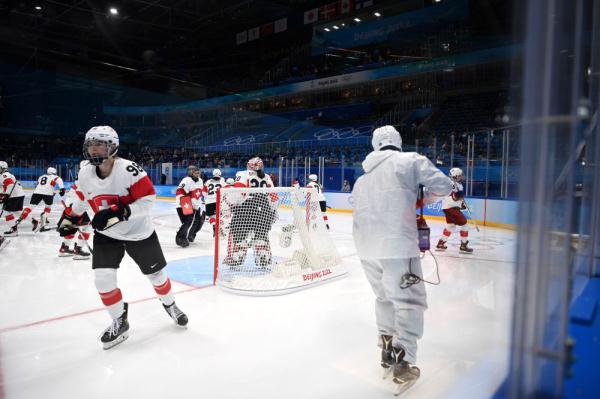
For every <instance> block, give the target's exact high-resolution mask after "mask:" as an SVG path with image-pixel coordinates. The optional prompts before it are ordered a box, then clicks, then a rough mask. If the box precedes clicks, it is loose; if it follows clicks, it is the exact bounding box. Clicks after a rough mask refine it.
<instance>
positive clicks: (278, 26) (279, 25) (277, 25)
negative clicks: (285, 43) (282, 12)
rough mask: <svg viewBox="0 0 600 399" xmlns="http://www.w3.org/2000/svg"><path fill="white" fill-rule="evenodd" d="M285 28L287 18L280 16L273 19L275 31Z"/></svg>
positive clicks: (281, 30)
mask: <svg viewBox="0 0 600 399" xmlns="http://www.w3.org/2000/svg"><path fill="white" fill-rule="evenodd" d="M285 30H287V18H281V19H278V20H277V21H275V33H279V32H283V31H285Z"/></svg>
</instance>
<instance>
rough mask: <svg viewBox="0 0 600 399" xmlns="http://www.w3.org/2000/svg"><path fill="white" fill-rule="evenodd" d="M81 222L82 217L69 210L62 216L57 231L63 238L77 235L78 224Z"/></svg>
mask: <svg viewBox="0 0 600 399" xmlns="http://www.w3.org/2000/svg"><path fill="white" fill-rule="evenodd" d="M80 221H81V215H75V214H74V213H73V210H72V209H71V208H67V209H65V210H64V211H63V213H62V215H61V216H60V219H59V220H58V223H57V224H58V227H57V229H56V230H57V231H58V234H59V235H60V236H61V237H65V236H69V235H73V234H75V233H77V224H79V223H80Z"/></svg>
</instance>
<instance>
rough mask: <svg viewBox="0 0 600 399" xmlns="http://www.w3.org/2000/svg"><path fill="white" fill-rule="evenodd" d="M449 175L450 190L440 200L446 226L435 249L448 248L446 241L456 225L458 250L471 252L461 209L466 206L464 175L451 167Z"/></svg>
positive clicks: (467, 228)
mask: <svg viewBox="0 0 600 399" xmlns="http://www.w3.org/2000/svg"><path fill="white" fill-rule="evenodd" d="M450 177H451V178H452V182H453V183H454V184H453V186H452V192H451V193H450V195H448V196H446V197H444V199H443V200H442V209H443V211H444V214H445V215H446V228H445V229H444V232H443V233H442V234H443V235H442V237H441V238H440V240H439V241H438V243H437V246H436V249H437V250H439V251H443V250H445V249H448V247H447V246H446V242H447V241H448V238H450V236H451V235H452V232H453V231H454V230H455V229H456V226H458V227H459V229H460V248H459V251H460V252H462V253H466V254H470V253H472V252H473V248H471V247H469V226H468V225H467V218H466V217H465V215H464V214H463V213H462V211H461V209H465V208H466V205H465V194H464V189H463V185H462V182H463V181H464V178H465V176H464V175H463V171H462V170H461V169H460V168H452V169H450Z"/></svg>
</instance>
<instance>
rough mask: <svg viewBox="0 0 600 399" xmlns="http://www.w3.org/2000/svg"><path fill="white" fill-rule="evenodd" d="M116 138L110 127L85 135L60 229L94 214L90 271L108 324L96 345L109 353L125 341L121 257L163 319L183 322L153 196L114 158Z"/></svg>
mask: <svg viewBox="0 0 600 399" xmlns="http://www.w3.org/2000/svg"><path fill="white" fill-rule="evenodd" d="M118 148H119V137H118V135H117V132H115V131H114V130H113V129H112V128H111V127H110V126H96V127H93V128H91V129H90V130H89V131H88V132H87V133H86V135H85V141H84V145H83V155H84V158H86V159H87V160H89V161H90V164H89V165H86V166H84V167H83V168H82V169H81V170H80V171H79V179H78V181H79V185H78V190H77V192H76V193H77V196H76V198H75V201H74V202H73V206H72V210H69V209H67V210H66V211H65V214H64V217H63V220H62V221H61V224H60V225H59V229H65V228H72V226H73V225H74V224H77V221H78V219H79V218H80V217H81V215H82V214H83V212H84V211H85V210H86V206H85V205H86V203H87V204H89V205H90V207H91V209H92V212H93V214H94V216H93V218H92V227H93V228H94V230H95V234H94V245H93V248H94V254H93V257H92V269H93V270H94V275H95V283H96V288H97V289H98V293H99V295H100V298H101V300H102V302H103V303H104V305H105V306H106V309H107V310H108V313H109V314H110V316H111V317H112V319H113V321H112V323H111V325H110V326H109V327H108V328H107V329H106V330H105V331H104V332H103V334H102V336H101V337H100V341H101V342H102V343H103V345H104V349H108V348H111V347H113V346H115V345H117V344H119V343H121V342H122V341H124V340H125V339H127V337H128V331H129V322H128V319H127V314H128V304H127V303H126V302H124V301H123V297H122V294H121V290H120V289H119V288H118V286H117V269H118V268H119V265H120V263H121V260H122V259H123V256H124V255H125V252H127V254H128V255H129V256H130V257H131V258H133V260H134V261H135V263H137V265H138V266H139V268H140V270H141V271H142V273H143V274H144V275H146V277H148V279H149V280H150V282H151V284H152V285H153V286H154V290H155V291H156V293H157V294H158V296H159V298H160V301H161V302H162V304H163V306H164V308H165V310H166V312H167V314H168V315H169V317H170V318H171V319H173V321H174V322H175V323H176V325H178V326H181V327H184V326H186V325H187V323H188V318H187V316H186V315H185V314H184V313H183V312H182V311H181V310H179V308H178V307H177V305H176V304H175V298H174V295H173V291H172V290H171V282H170V280H169V278H168V277H167V276H166V275H165V274H164V273H163V271H162V269H163V268H164V267H165V266H166V265H167V262H166V260H165V257H164V255H163V252H162V249H161V246H160V243H159V241H158V237H157V235H156V232H155V231H154V226H153V224H152V219H151V217H150V212H151V210H152V204H153V202H154V199H155V191H154V186H153V185H152V182H151V181H150V178H149V177H148V175H147V174H146V172H144V170H143V169H142V168H141V167H140V166H139V165H138V164H136V163H135V162H132V161H128V160H126V159H123V158H119V157H117V151H118Z"/></svg>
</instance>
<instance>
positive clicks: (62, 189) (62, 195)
mask: <svg viewBox="0 0 600 399" xmlns="http://www.w3.org/2000/svg"><path fill="white" fill-rule="evenodd" d="M65 192H66V190H65V189H64V188H61V189H60V190H58V195H60V196H61V197H64V196H65Z"/></svg>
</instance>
